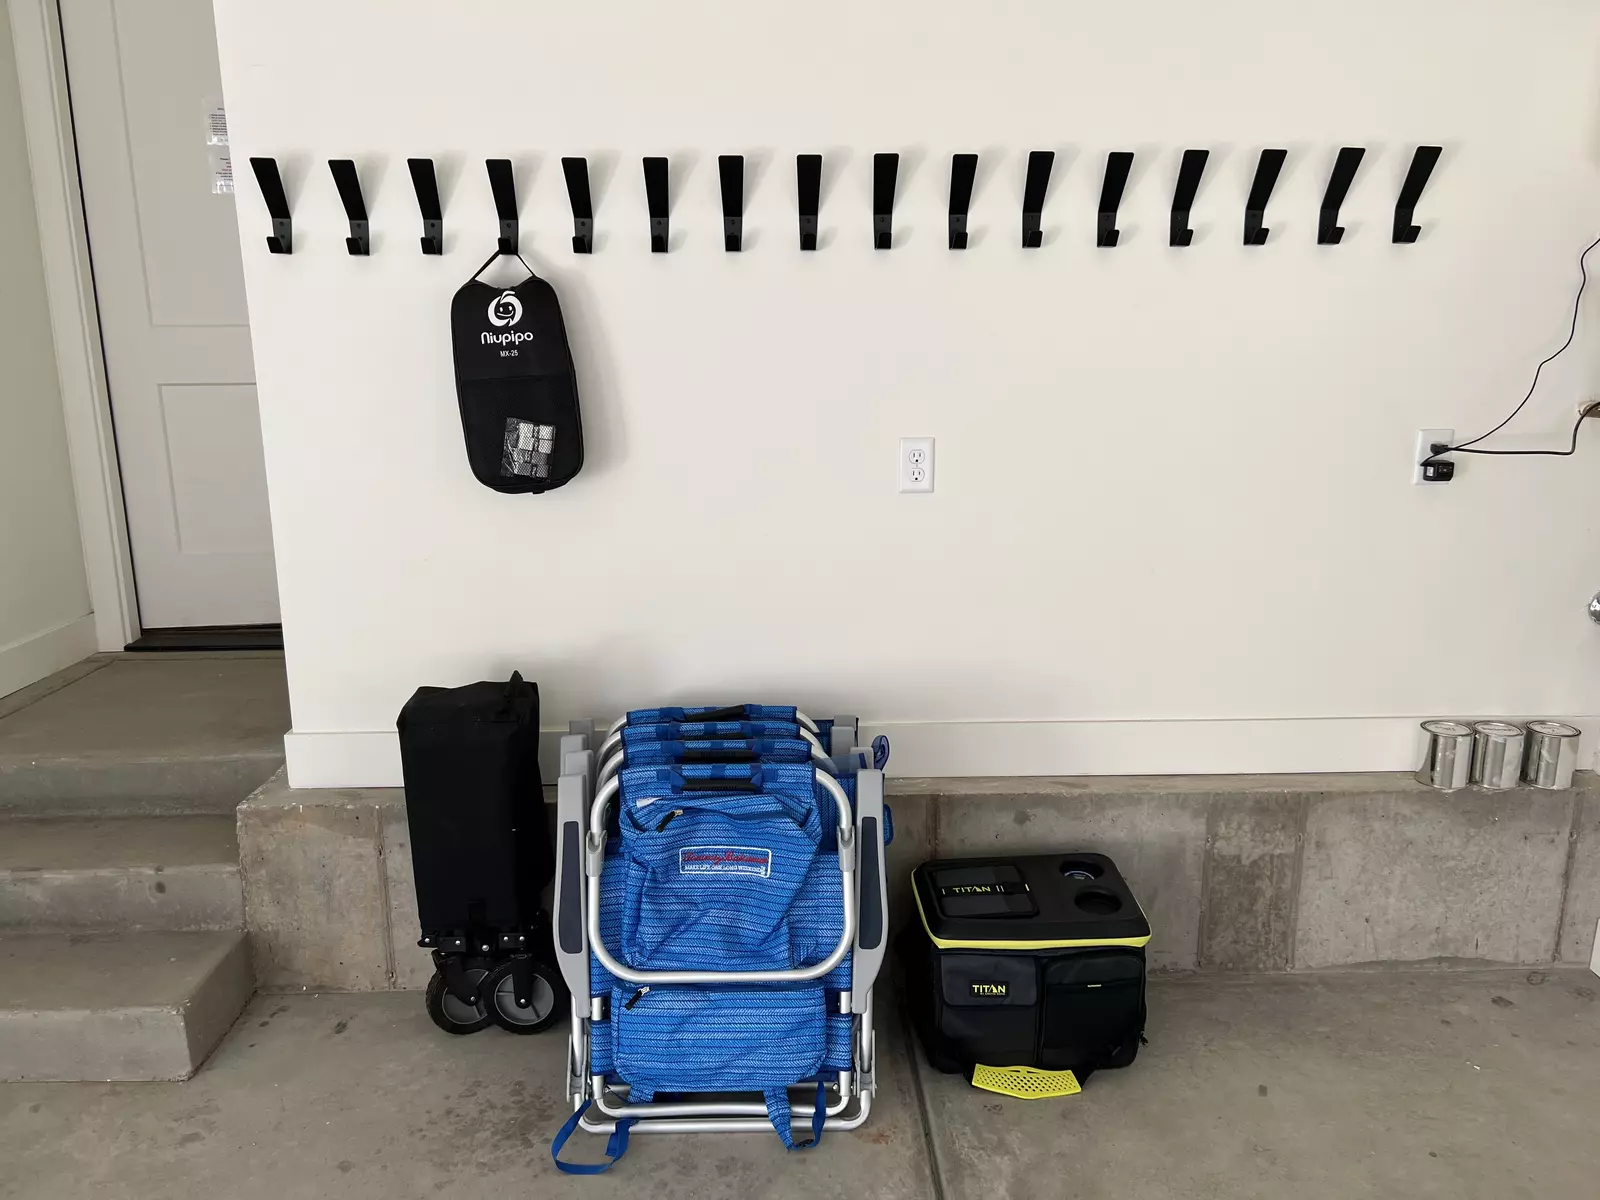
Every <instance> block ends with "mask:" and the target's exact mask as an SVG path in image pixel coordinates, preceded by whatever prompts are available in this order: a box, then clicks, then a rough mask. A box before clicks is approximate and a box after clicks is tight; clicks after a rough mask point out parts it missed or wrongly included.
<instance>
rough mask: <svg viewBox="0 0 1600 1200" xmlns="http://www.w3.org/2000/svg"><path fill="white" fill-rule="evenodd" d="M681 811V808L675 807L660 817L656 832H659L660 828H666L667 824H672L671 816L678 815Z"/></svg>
mask: <svg viewBox="0 0 1600 1200" xmlns="http://www.w3.org/2000/svg"><path fill="white" fill-rule="evenodd" d="M682 812H683V809H681V808H675V809H673V810H672V811H671V812H669V813H668V814H667V815H666V816H664V817H662V818H661V824H659V825H657V826H656V832H657V833H660V832H661V831H662V830H664V829H666V827H667V826H668V825H671V824H672V818H673V817H676V816H678V815H680V814H681V813H682Z"/></svg>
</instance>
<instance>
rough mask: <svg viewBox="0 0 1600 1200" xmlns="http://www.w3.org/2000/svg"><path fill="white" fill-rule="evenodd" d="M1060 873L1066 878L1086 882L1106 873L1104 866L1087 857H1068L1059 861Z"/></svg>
mask: <svg viewBox="0 0 1600 1200" xmlns="http://www.w3.org/2000/svg"><path fill="white" fill-rule="evenodd" d="M1061 873H1062V874H1063V875H1064V876H1066V877H1067V878H1068V879H1071V880H1075V881H1077V882H1081V883H1088V882H1089V881H1090V880H1092V879H1099V878H1100V876H1102V875H1104V874H1105V873H1106V869H1105V867H1103V866H1101V865H1100V864H1099V863H1097V862H1091V861H1090V860H1089V859H1087V858H1068V859H1063V860H1062V862H1061Z"/></svg>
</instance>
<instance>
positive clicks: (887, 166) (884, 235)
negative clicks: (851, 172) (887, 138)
mask: <svg viewBox="0 0 1600 1200" xmlns="http://www.w3.org/2000/svg"><path fill="white" fill-rule="evenodd" d="M899 171H900V156H899V155H898V154H874V155H873V156H872V247H873V249H875V250H887V249H889V247H890V246H891V245H893V244H894V178H895V176H896V175H897V174H898V173H899Z"/></svg>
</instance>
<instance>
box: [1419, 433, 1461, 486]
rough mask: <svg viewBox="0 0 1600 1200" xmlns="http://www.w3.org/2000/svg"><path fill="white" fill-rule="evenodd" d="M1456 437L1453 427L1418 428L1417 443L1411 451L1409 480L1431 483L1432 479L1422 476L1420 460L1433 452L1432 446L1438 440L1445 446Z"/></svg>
mask: <svg viewBox="0 0 1600 1200" xmlns="http://www.w3.org/2000/svg"><path fill="white" fill-rule="evenodd" d="M1455 439H1456V431H1455V430H1454V429H1419V430H1417V444H1416V447H1415V448H1414V449H1413V450H1412V452H1411V482H1412V483H1432V482H1433V480H1430V479H1424V478H1423V477H1422V460H1423V459H1425V458H1427V457H1428V456H1429V455H1430V454H1432V453H1433V447H1434V446H1435V444H1437V443H1439V442H1443V443H1444V444H1445V445H1446V446H1448V445H1450V444H1451V443H1452V442H1454V441H1455Z"/></svg>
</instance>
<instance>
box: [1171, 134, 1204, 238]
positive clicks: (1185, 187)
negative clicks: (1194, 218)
mask: <svg viewBox="0 0 1600 1200" xmlns="http://www.w3.org/2000/svg"><path fill="white" fill-rule="evenodd" d="M1210 157H1211V151H1209V150H1185V151H1184V152H1183V163H1182V164H1181V165H1180V166H1179V167H1178V186H1177V187H1176V188H1175V189H1174V190H1173V193H1172V227H1171V230H1170V231H1169V234H1168V237H1167V242H1168V244H1169V245H1172V246H1187V245H1189V244H1190V243H1192V242H1193V241H1194V230H1193V229H1190V228H1189V213H1190V211H1191V210H1192V209H1193V208H1194V197H1195V193H1196V192H1198V191H1199V190H1200V176H1202V175H1204V174H1205V171H1206V160H1207V159H1208V158H1210Z"/></svg>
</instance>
